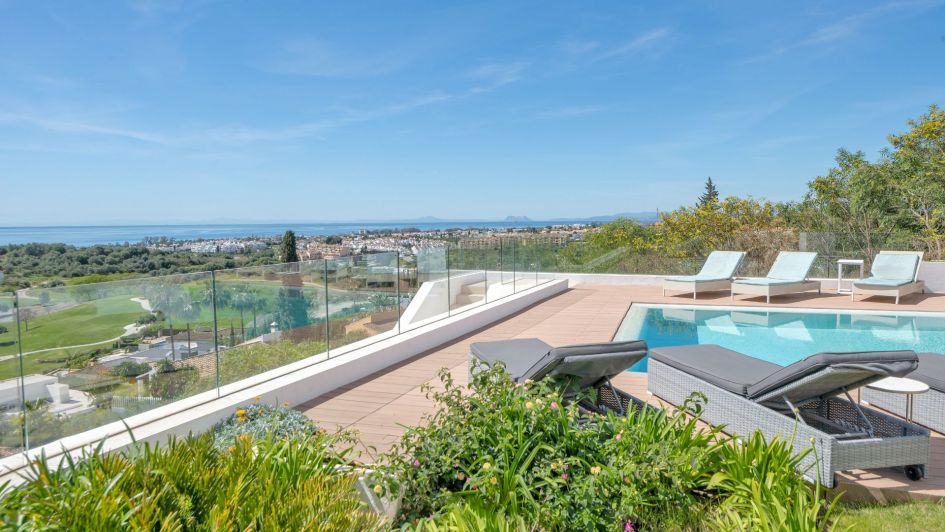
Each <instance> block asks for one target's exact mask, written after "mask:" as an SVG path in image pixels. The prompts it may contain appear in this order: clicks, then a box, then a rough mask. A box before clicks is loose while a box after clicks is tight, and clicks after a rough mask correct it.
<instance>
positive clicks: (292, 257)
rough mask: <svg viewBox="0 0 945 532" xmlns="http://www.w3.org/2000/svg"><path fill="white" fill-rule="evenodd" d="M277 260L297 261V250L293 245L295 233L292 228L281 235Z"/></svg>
mask: <svg viewBox="0 0 945 532" xmlns="http://www.w3.org/2000/svg"><path fill="white" fill-rule="evenodd" d="M279 262H299V252H298V250H297V249H296V247H295V233H294V232H293V231H292V230H289V231H286V232H285V234H284V235H282V245H281V246H280V247H279Z"/></svg>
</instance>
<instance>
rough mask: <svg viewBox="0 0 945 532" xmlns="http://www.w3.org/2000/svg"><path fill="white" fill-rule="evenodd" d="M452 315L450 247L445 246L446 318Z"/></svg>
mask: <svg viewBox="0 0 945 532" xmlns="http://www.w3.org/2000/svg"><path fill="white" fill-rule="evenodd" d="M452 313H453V298H452V296H451V294H450V246H449V244H447V246H446V316H447V317H449V316H450V315H451V314H452Z"/></svg>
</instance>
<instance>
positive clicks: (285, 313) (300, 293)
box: [274, 286, 309, 332]
mask: <svg viewBox="0 0 945 532" xmlns="http://www.w3.org/2000/svg"><path fill="white" fill-rule="evenodd" d="M308 308H309V300H308V296H307V295H305V290H304V289H303V288H302V287H301V286H283V287H282V288H280V289H279V295H278V296H277V299H276V308H275V316H274V319H275V322H276V323H277V324H278V326H279V330H281V331H284V332H285V331H291V330H292V329H296V328H299V327H303V326H305V325H308V324H309V318H308Z"/></svg>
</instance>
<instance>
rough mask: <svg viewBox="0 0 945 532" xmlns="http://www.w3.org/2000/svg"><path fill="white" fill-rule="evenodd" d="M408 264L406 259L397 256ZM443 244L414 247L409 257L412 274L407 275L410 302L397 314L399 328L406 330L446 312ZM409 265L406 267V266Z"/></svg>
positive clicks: (442, 315) (448, 304)
mask: <svg viewBox="0 0 945 532" xmlns="http://www.w3.org/2000/svg"><path fill="white" fill-rule="evenodd" d="M401 260H402V261H403V262H405V263H406V264H409V261H410V259H409V258H406V257H403V256H402V257H401ZM446 260H447V248H446V247H442V246H440V247H433V248H424V249H419V250H418V251H417V254H416V256H415V257H414V258H413V261H414V264H415V265H416V267H415V272H416V273H415V275H409V276H408V279H410V288H409V291H408V294H409V298H410V303H409V305H407V306H406V308H404V310H403V312H402V314H401V317H400V330H401V331H406V330H410V329H413V328H416V327H419V326H421V325H424V324H427V323H431V322H434V321H436V320H439V319H442V318H445V317H447V316H448V315H449V309H450V299H449V292H450V286H449V285H450V282H449V276H448V275H447V268H446ZM408 268H409V267H408Z"/></svg>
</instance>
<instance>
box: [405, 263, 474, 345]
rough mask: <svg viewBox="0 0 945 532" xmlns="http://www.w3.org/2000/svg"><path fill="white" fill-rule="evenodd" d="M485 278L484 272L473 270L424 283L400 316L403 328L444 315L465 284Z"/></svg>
mask: <svg viewBox="0 0 945 532" xmlns="http://www.w3.org/2000/svg"><path fill="white" fill-rule="evenodd" d="M484 280H485V274H484V273H483V272H481V271H471V272H468V273H459V274H456V275H452V276H450V277H449V279H447V278H446V277H444V278H442V279H437V280H435V281H426V282H424V283H422V284H421V285H420V288H418V289H417V293H416V294H414V296H413V298H412V299H411V300H410V304H409V305H407V308H405V309H404V312H403V314H401V316H400V327H401V330H406V329H409V328H411V327H416V326H417V324H420V323H424V322H426V321H429V320H431V319H434V318H438V317H442V316H443V315H445V314H446V313H447V312H449V309H450V307H452V306H453V304H455V303H456V297H457V296H458V295H459V294H460V292H462V290H463V287H464V286H466V285H468V284H475V283H481V282H482V281H484Z"/></svg>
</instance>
